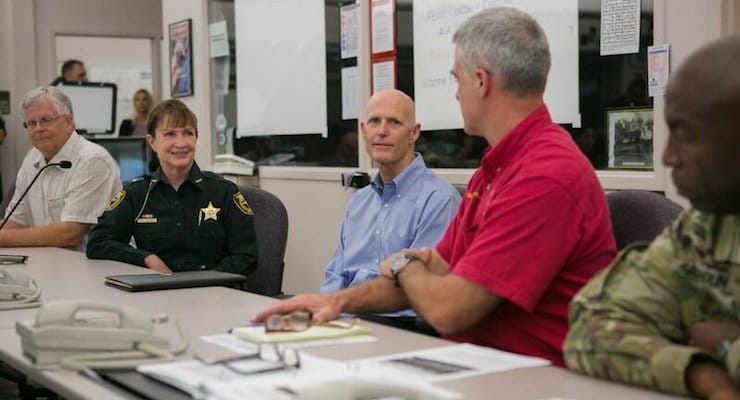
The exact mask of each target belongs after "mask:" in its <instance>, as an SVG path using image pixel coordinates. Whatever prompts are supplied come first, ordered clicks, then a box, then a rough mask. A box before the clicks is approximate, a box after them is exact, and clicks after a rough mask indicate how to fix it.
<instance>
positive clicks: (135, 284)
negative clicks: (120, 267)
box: [105, 270, 247, 292]
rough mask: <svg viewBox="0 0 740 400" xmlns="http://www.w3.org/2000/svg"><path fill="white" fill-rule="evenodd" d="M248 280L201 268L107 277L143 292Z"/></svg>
mask: <svg viewBox="0 0 740 400" xmlns="http://www.w3.org/2000/svg"><path fill="white" fill-rule="evenodd" d="M246 280H247V278H246V277H245V276H244V275H239V274H232V273H229V272H221V271H212V270H199V271H186V272H175V273H173V274H172V275H163V274H128V275H109V276H106V277H105V284H106V285H109V286H113V287H116V288H118V289H122V290H126V291H129V292H142V291H147V290H162V289H181V288H191V287H200V286H230V287H236V286H237V285H239V284H241V283H243V282H244V281H246Z"/></svg>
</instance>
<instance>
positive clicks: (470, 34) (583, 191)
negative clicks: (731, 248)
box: [255, 7, 616, 365]
mask: <svg viewBox="0 0 740 400" xmlns="http://www.w3.org/2000/svg"><path fill="white" fill-rule="evenodd" d="M453 42H454V43H455V46H456V48H455V63H454V66H453V69H452V73H453V75H454V76H455V77H456V78H457V81H458V82H457V84H458V88H457V95H456V96H457V99H458V101H459V102H460V110H461V112H462V115H463V120H464V123H465V126H464V129H465V132H466V133H467V134H468V135H473V136H480V137H483V138H485V139H486V140H487V141H488V144H489V145H490V148H489V149H488V150H487V151H486V154H485V155H484V157H483V160H482V162H481V166H480V168H478V170H476V172H475V174H474V175H473V177H472V178H471V180H470V183H469V185H468V190H467V192H466V193H465V196H464V197H463V201H462V204H461V205H460V208H459V210H458V212H457V215H456V216H455V218H454V219H453V220H452V222H451V224H450V226H449V228H448V229H447V232H446V233H445V236H444V237H443V238H442V240H441V241H440V242H439V243H438V244H437V246H436V248H435V249H427V248H423V249H412V250H407V251H404V252H401V253H399V254H396V255H394V256H392V257H390V258H389V259H388V260H386V261H385V262H384V263H383V264H382V265H381V272H382V277H383V278H379V279H376V280H374V281H371V282H367V283H366V284H363V285H358V286H355V287H351V288H348V289H346V290H343V291H339V292H335V293H332V294H328V295H324V296H317V295H302V296H296V297H294V298H292V299H289V300H287V301H285V302H281V303H277V304H276V305H274V306H273V307H271V308H270V309H268V310H266V311H264V312H262V313H260V314H258V315H257V316H256V317H255V321H261V320H263V319H264V318H265V317H267V316H268V315H270V314H273V313H286V312H291V311H293V310H297V309H303V310H308V311H311V312H312V313H313V319H314V321H317V322H320V321H326V320H330V319H333V318H335V317H336V316H337V315H339V313H340V312H387V311H392V310H398V309H403V308H408V307H409V306H411V307H412V308H413V309H414V310H415V311H416V312H417V313H418V314H419V315H421V316H422V317H423V318H424V319H425V320H426V321H427V322H429V323H430V324H431V325H432V326H433V327H434V328H435V329H436V330H437V331H438V332H439V333H440V334H442V335H443V336H444V337H447V338H450V339H453V340H458V341H465V342H471V343H475V344H479V345H484V346H490V347H494V348H498V349H502V350H506V351H511V352H515V353H520V354H527V355H533V356H538V357H543V358H546V359H548V360H550V361H552V362H553V363H554V364H556V365H563V357H562V351H561V347H562V343H563V340H564V338H565V335H566V332H567V329H568V303H569V301H570V299H571V298H572V297H573V295H574V294H575V293H576V292H577V291H578V289H579V288H580V287H581V286H582V285H584V284H585V283H586V282H588V280H589V279H590V278H591V276H592V275H593V274H594V273H595V272H597V271H598V270H600V269H601V268H603V267H605V266H606V265H607V264H609V262H610V261H611V260H612V259H613V258H614V256H615V255H616V245H615V242H614V237H613V236H612V233H611V232H612V230H611V223H610V220H609V211H608V208H607V203H606V197H605V195H604V192H603V191H602V189H601V186H600V185H599V181H598V179H597V178H596V174H595V173H594V171H593V169H592V167H591V165H590V163H589V162H588V160H587V159H586V157H585V156H583V155H582V154H581V152H580V151H579V150H578V147H577V146H576V144H575V143H574V142H573V140H572V139H571V138H570V136H569V135H568V133H567V132H565V131H564V130H563V129H562V128H560V127H559V126H558V125H556V124H554V123H553V122H552V120H551V119H550V114H549V113H548V110H547V107H546V106H545V104H544V102H543V93H544V90H545V84H546V81H547V73H548V71H549V68H550V53H549V49H548V45H547V39H546V38H545V35H544V32H543V31H542V28H541V27H540V26H539V25H538V24H537V22H536V21H535V20H534V19H532V18H531V17H530V16H529V15H527V14H525V13H523V12H521V11H518V10H516V9H513V8H506V7H497V8H489V9H486V10H483V11H481V12H479V13H478V14H476V15H474V16H473V17H471V18H470V19H468V20H467V21H466V22H465V23H463V24H462V25H461V26H460V28H459V29H458V30H457V32H456V33H455V35H454V37H453Z"/></svg>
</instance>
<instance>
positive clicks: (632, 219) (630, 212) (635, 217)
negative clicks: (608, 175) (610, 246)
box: [606, 190, 683, 250]
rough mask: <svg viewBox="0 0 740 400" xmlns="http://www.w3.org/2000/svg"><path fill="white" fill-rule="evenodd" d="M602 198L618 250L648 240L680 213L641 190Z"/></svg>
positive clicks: (666, 201)
mask: <svg viewBox="0 0 740 400" xmlns="http://www.w3.org/2000/svg"><path fill="white" fill-rule="evenodd" d="M606 198H607V200H608V202H609V213H610V214H611V221H612V231H613V232H614V238H615V239H616V240H617V249H618V250H622V249H623V248H624V247H625V246H627V245H628V244H630V243H632V242H636V241H645V242H650V241H652V240H653V239H655V237H656V236H658V234H660V232H662V231H663V229H664V228H665V227H666V226H668V225H670V224H671V222H673V220H674V219H676V217H677V216H678V214H679V213H680V212H681V211H682V210H683V208H682V207H681V206H680V205H678V204H676V203H674V202H673V201H671V200H670V199H668V198H667V197H665V196H663V195H661V194H658V193H654V192H648V191H644V190H621V191H617V192H612V193H609V194H607V195H606Z"/></svg>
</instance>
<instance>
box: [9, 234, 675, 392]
mask: <svg viewBox="0 0 740 400" xmlns="http://www.w3.org/2000/svg"><path fill="white" fill-rule="evenodd" d="M0 253H3V254H23V255H28V256H29V258H28V261H27V263H26V266H25V268H27V270H28V273H29V275H30V276H31V277H32V278H33V279H35V280H36V282H37V283H38V284H39V285H40V286H41V288H42V289H43V294H42V299H43V300H44V301H51V300H59V299H88V300H101V301H106V302H112V303H117V304H122V305H127V306H131V307H135V308H139V309H142V310H145V311H148V312H150V313H153V314H154V313H166V314H168V316H169V317H170V318H171V319H177V320H179V321H180V323H181V325H182V327H183V328H184V331H185V332H186V335H187V336H188V337H189V341H190V345H189V347H188V349H187V350H186V352H185V353H183V354H181V355H179V356H178V357H177V359H178V360H189V359H193V356H194V354H203V353H204V352H208V351H211V349H213V346H214V345H213V344H210V343H206V342H204V341H202V340H201V339H200V338H201V337H202V336H205V335H214V334H221V333H226V332H227V331H228V330H229V329H230V328H232V327H235V326H240V325H245V324H247V323H248V321H249V319H250V317H251V316H253V315H254V314H256V313H257V312H258V311H260V310H262V309H264V308H265V307H266V306H268V305H269V304H271V303H273V302H274V301H276V300H275V299H273V298H269V297H265V296H260V295H256V294H252V293H247V292H244V291H240V290H236V289H230V288H224V287H203V288H190V289H177V290H159V291H150V292H138V293H130V292H126V291H122V290H119V289H116V288H113V287H109V286H106V285H104V280H105V277H106V276H107V275H116V274H128V273H142V272H143V271H142V269H141V268H139V267H135V266H131V265H127V264H123V263H119V262H114V261H102V260H88V259H87V258H86V257H85V255H84V253H81V252H77V251H71V250H63V249H57V248H6V249H0ZM35 314H36V309H25V310H8V311H0V360H2V362H4V363H6V364H7V365H9V366H11V367H13V368H14V369H16V370H18V371H19V372H21V373H23V374H25V375H26V376H27V377H28V378H29V380H31V381H33V382H34V383H36V384H38V385H41V386H44V387H48V388H49V389H51V390H53V391H54V392H56V393H58V394H59V395H61V396H62V397H64V398H66V399H83V400H87V399H90V400H92V399H96V400H101V399H102V400H107V399H111V400H119V399H121V400H123V399H134V398H136V397H135V396H133V395H131V394H128V393H127V392H125V391H123V390H122V389H119V388H117V387H115V386H113V385H111V384H109V383H105V382H101V381H97V380H94V379H91V378H89V377H87V376H85V375H82V374H80V373H79V372H77V371H73V370H69V369H64V368H52V369H38V368H36V367H34V366H33V364H32V363H31V362H30V361H29V360H28V359H27V358H26V357H24V356H23V354H22V351H21V344H20V337H19V336H18V335H17V334H16V332H15V321H16V320H29V319H33V318H34V316H35ZM363 323H366V324H367V325H369V326H370V327H371V328H372V335H373V336H375V337H376V338H377V339H378V340H377V341H372V342H367V343H353V344H341V345H333V346H323V347H311V348H307V349H303V350H301V351H302V352H307V353H309V354H312V355H315V356H319V357H324V358H329V359H334V360H338V361H351V360H356V359H360V358H366V357H375V356H382V355H389V354H394V353H401V352H408V351H413V350H422V349H431V348H435V347H440V346H449V345H451V344H453V343H452V342H449V341H446V340H443V339H439V338H435V337H431V336H425V335H421V334H416V333H412V332H407V331H403V330H399V329H395V328H391V327H387V326H384V325H379V324H374V323H371V322H363ZM170 325H171V324H170ZM163 329H164V328H163ZM170 337H171V338H172V339H171V340H173V341H177V334H176V333H175V330H174V328H172V329H171V336H170ZM436 385H437V386H440V387H442V388H445V389H448V390H452V391H455V392H459V393H461V394H463V397H464V398H465V399H507V400H517V399H584V400H585V399H599V400H611V399H614V400H616V399H620V400H621V399H646V400H651V399H655V400H659V399H671V398H676V397H673V396H668V395H664V394H660V393H657V392H652V391H647V390H642V389H639V388H634V387H630V386H626V385H621V384H617V383H612V382H607V381H603V380H598V379H593V378H590V377H586V376H582V375H578V374H575V373H572V372H569V371H567V370H565V369H562V368H557V367H552V366H547V367H534V368H522V369H516V370H511V371H506V372H499V373H490V374H484V375H477V376H473V377H467V378H463V379H458V380H452V381H445V382H441V383H436Z"/></svg>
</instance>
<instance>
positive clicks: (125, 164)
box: [91, 137, 149, 182]
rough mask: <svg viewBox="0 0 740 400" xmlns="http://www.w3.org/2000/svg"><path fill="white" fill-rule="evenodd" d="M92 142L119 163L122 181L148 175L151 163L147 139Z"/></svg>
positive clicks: (98, 139)
mask: <svg viewBox="0 0 740 400" xmlns="http://www.w3.org/2000/svg"><path fill="white" fill-rule="evenodd" d="M91 140H92V141H93V142H95V143H97V144H99V145H101V146H103V147H104V148H105V149H106V150H108V152H109V153H110V155H111V156H113V158H114V159H115V160H116V161H117V162H118V168H120V169H121V181H123V182H128V181H130V180H131V179H134V178H138V177H140V176H144V175H146V173H147V165H148V164H149V161H148V160H147V156H148V155H147V150H146V148H147V144H146V139H145V138H141V137H131V138H103V139H101V138H96V139H91Z"/></svg>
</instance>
